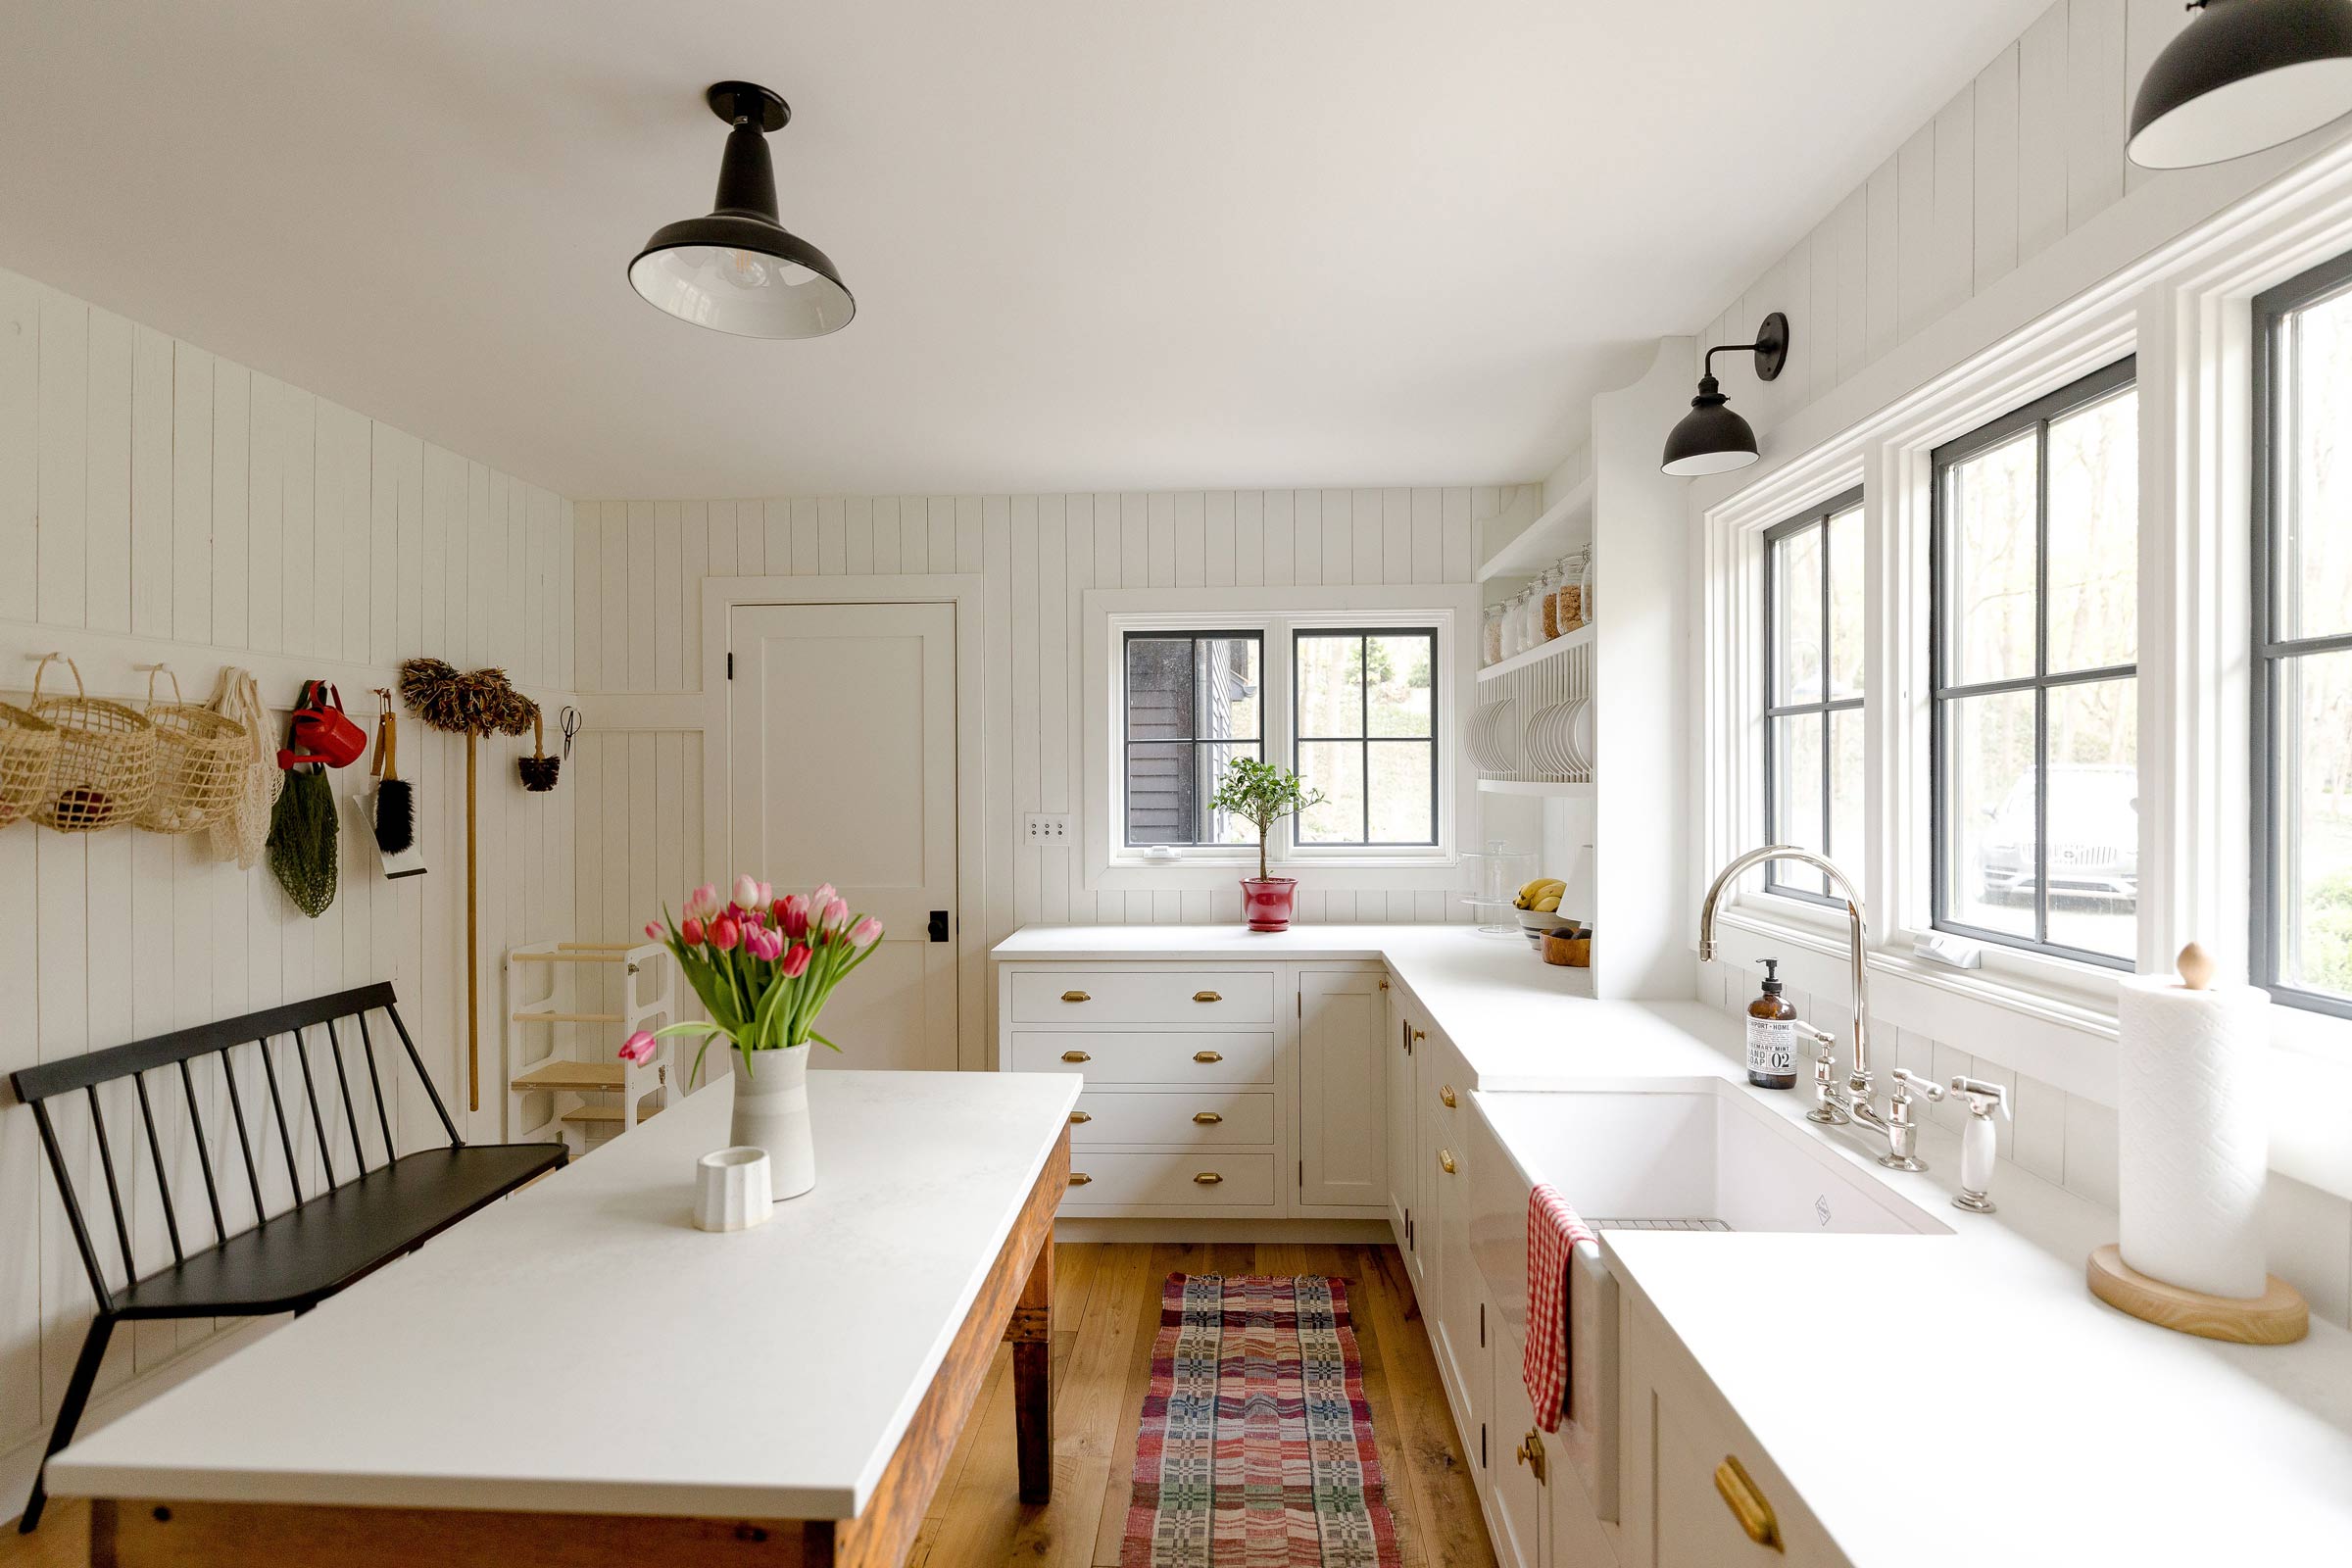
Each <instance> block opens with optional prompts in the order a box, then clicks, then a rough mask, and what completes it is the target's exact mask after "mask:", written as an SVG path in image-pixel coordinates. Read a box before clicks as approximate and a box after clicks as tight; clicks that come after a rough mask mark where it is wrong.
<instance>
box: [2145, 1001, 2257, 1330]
mask: <svg viewBox="0 0 2352 1568" xmlns="http://www.w3.org/2000/svg"><path fill="white" fill-rule="evenodd" d="M2270 1000H2271V999H2270V997H2269V995H2268V994H2267V993H2265V992H2262V991H2259V990H2257V989H2255V988H2254V987H2252V986H2223V987H2217V988H2215V989H2213V990H2210V991H2192V990H2190V989H2189V988H2187V987H2186V986H2183V985H2182V984H2180V981H2178V980H2177V979H2175V978H2173V977H2172V976H2170V975H2130V976H2127V977H2126V978H2125V979H2124V982H2123V992H2122V996H2121V998H2120V999H2119V1001H2120V1005H2119V1007H2118V1009H2117V1025H2118V1029H2119V1034H2120V1039H2119V1045H2120V1047H2121V1061H2120V1063H2119V1066H2120V1072H2119V1080H2120V1083H2119V1087H2120V1091H2121V1095H2120V1100H2119V1103H2118V1105H2117V1126H2116V1136H2117V1152H2118V1155H2119V1168H2118V1170H2117V1197H2118V1201H2119V1205H2120V1207H2121V1209H2122V1215H2121V1218H2122V1236H2121V1238H2120V1241H2121V1245H2122V1249H2123V1254H2124V1261H2125V1262H2127V1263H2129V1264H2131V1266H2132V1267H2133V1268H2135V1269H2137V1270H2139V1272H2141V1273H2142V1274H2146V1275H2148V1276H2150V1277H2151V1278H2154V1279H2159V1280H2163V1281H2165V1282H2167V1283H2168V1284H2172V1285H2178V1286H2180V1287H2182V1288H2184V1289H2186V1290H2192V1291H2202V1292H2204V1293H2205V1294H2206V1295H2208V1296H2228V1297H2239V1298H2245V1297H2256V1296H2260V1295H2261V1294H2262V1292H2263V1281H2264V1269H2263V1241H2262V1189H2263V1182H2264V1180H2265V1177H2266V1175H2267V1173H2268V1170H2269V1165H2270V1133H2269V1107H2268V1105H2267V1104H2266V1103H2265V1097H2264V1085H2263V1064H2264V1062H2265V1060H2266V1059H2267V1056H2268V1054H2269V1047H2270V1030H2269V1020H2268V1016H2267V1014H2268V1009H2269V1006H2270Z"/></svg>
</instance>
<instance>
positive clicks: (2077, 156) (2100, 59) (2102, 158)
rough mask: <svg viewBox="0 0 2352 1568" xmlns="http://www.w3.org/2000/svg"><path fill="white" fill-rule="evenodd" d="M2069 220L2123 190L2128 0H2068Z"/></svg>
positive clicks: (2070, 223)
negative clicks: (2123, 85) (2122, 89)
mask: <svg viewBox="0 0 2352 1568" xmlns="http://www.w3.org/2000/svg"><path fill="white" fill-rule="evenodd" d="M2066 14H2067V28H2066V76H2067V104H2068V110H2069V113H2068V116H2067V131H2066V148H2067V158H2066V226H2067V227H2068V228H2069V229H2075V228H2080V227H2082V225H2083V224H2084V223H2086V222H2088V221H2090V220H2091V219H2092V218H2094V217H2096V216H2097V215H2098V214H2100V213H2102V212H2104V211H2106V209H2107V208H2108V207H2109V206H2110V205H2111V204H2112V203H2113V202H2114V201H2115V200H2116V199H2117V198H2118V197H2120V196H2122V195H2123V193H2124V99H2123V95H2122V94H2121V93H2119V92H2118V91H2117V90H2116V84H2117V83H2118V82H2119V81H2121V80H2122V79H2123V73H2124V0H2067V8H2066Z"/></svg>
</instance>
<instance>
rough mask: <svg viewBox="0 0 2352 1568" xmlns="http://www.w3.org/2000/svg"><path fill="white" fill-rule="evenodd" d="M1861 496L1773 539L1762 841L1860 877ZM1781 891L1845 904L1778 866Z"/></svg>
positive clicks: (1767, 552) (1814, 881)
mask: <svg viewBox="0 0 2352 1568" xmlns="http://www.w3.org/2000/svg"><path fill="white" fill-rule="evenodd" d="M1863 595H1864V582H1863V566H1862V492H1861V490H1860V489H1859V488H1857V489H1853V490H1849V491H1847V492H1846V493H1845V494H1843V495H1841V496H1839V497H1838V498H1837V499H1836V500H1834V501H1830V502H1828V503H1826V504H1824V505H1822V506H1819V507H1815V508H1813V509H1812V510H1810V511H1808V512H1805V513H1801V514H1799V515H1796V516H1794V517H1790V518H1789V520H1788V521H1786V522H1782V523H1778V524H1776V525H1774V526H1773V527H1772V528H1770V529H1768V530H1767V531H1766V532H1765V535H1764V834H1765V840H1766V842H1768V843H1772V844H1795V845H1799V846H1801V847H1803V848H1805V849H1809V850H1813V851H1816V852H1818V853H1819V854H1821V855H1823V856H1825V857H1827V858H1831V859H1833V860H1836V861H1837V862H1838V865H1839V867H1840V868H1842V869H1843V870H1844V871H1845V873H1846V874H1847V875H1848V876H1849V877H1852V878H1853V879H1854V880H1855V881H1856V882H1859V881H1860V880H1861V878H1862V847H1863V828H1862V670H1863V657H1862V639H1863ZM1764 886H1765V889H1766V891H1768V892H1772V893H1785V894H1789V895H1790V896H1792V897H1795V898H1800V899H1811V900H1815V901H1817V902H1819V903H1822V904H1838V905H1840V906H1842V904H1843V902H1844V901H1842V900H1839V899H1833V898H1831V897H1830V890H1829V883H1828V879H1827V878H1825V877H1823V876H1822V874H1821V873H1820V872H1818V871H1815V870H1811V869H1809V868H1808V867H1805V866H1802V865H1795V864H1791V863H1789V862H1788V861H1777V860H1776V861H1774V862H1772V863H1771V864H1770V865H1769V866H1768V867H1767V868H1766V871H1765V880H1764Z"/></svg>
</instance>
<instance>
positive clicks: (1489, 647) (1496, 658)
mask: <svg viewBox="0 0 2352 1568" xmlns="http://www.w3.org/2000/svg"><path fill="white" fill-rule="evenodd" d="M1479 657H1480V662H1482V663H1488V664H1498V663H1500V662H1502V607H1501V606H1500V605H1489V606H1488V607H1487V610H1486V614H1485V616H1484V617H1483V618H1482V619H1481V620H1480V622H1479Z"/></svg>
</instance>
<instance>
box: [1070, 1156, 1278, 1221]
mask: <svg viewBox="0 0 2352 1568" xmlns="http://www.w3.org/2000/svg"><path fill="white" fill-rule="evenodd" d="M1080 1177H1084V1178H1085V1180H1083V1181H1081V1180H1080V1179H1079V1178H1080ZM1203 1177H1209V1178H1214V1179H1213V1180H1202V1178H1203ZM1062 1201H1063V1202H1064V1203H1070V1204H1084V1205H1086V1206H1087V1207H1090V1208H1095V1207H1103V1206H1105V1205H1117V1206H1120V1207H1130V1206H1144V1205H1152V1206H1158V1207H1179V1206H1181V1207H1186V1208H1201V1207H1212V1206H1213V1207H1246V1206H1250V1205H1262V1204H1266V1203H1271V1202H1273V1201H1274V1156H1273V1155H1272V1154H1269V1153H1262V1152H1252V1153H1236V1152H1233V1151H1231V1150H1218V1149H1194V1150H1186V1151H1184V1152H1181V1153H1135V1152H1119V1153H1110V1152H1103V1151H1100V1150H1072V1151H1071V1152H1070V1191H1069V1195H1068V1196H1067V1197H1066V1198H1064V1199H1063V1200H1062Z"/></svg>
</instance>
